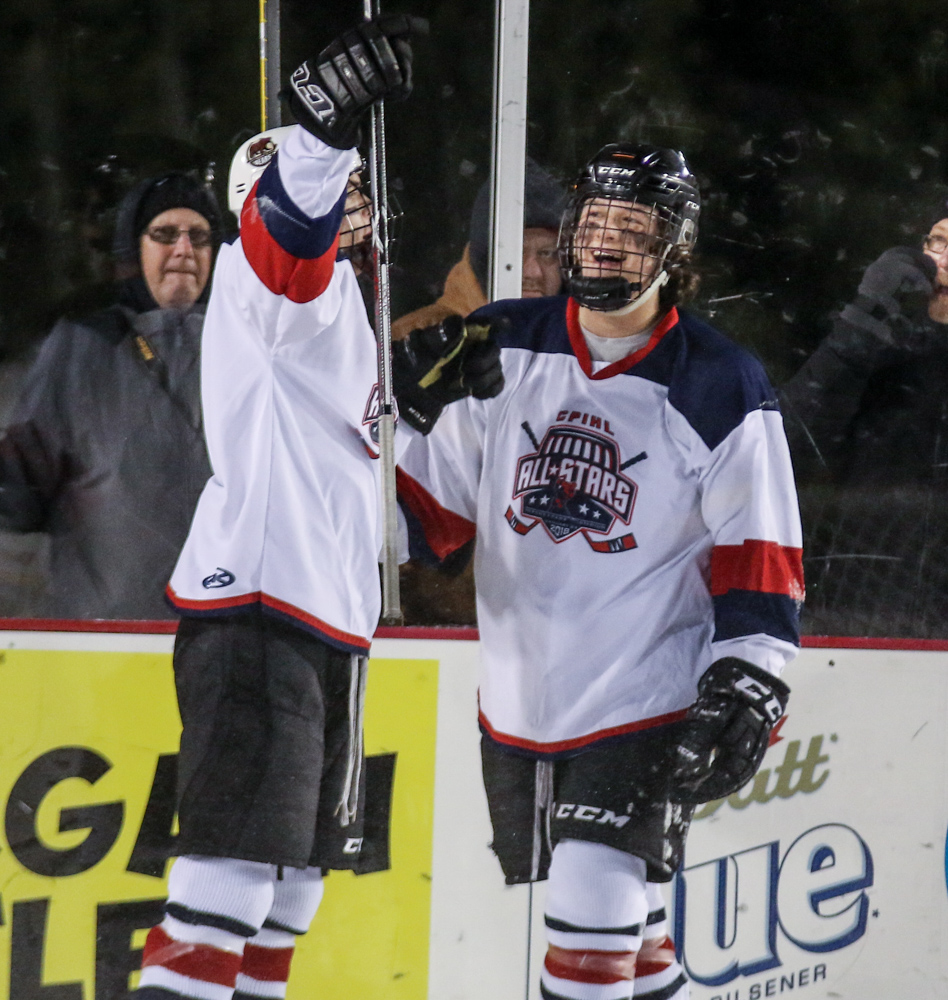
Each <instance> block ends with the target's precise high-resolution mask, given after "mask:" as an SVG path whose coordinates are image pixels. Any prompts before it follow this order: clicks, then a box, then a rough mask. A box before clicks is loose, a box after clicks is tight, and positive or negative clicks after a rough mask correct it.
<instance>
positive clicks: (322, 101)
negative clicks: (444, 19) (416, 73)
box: [282, 14, 428, 149]
mask: <svg viewBox="0 0 948 1000" xmlns="http://www.w3.org/2000/svg"><path fill="white" fill-rule="evenodd" d="M427 32H428V22H427V21H425V20H424V19H423V18H418V17H409V16H407V15H405V14H388V15H384V16H382V17H378V18H375V19H373V20H371V21H365V22H364V23H363V24H360V25H359V26H358V27H356V28H353V29H352V30H351V31H347V32H345V34H343V35H341V36H340V37H339V38H337V39H336V40H335V41H334V42H332V43H331V44H330V45H328V46H327V47H326V48H325V49H323V51H322V52H320V53H319V55H318V56H316V57H315V59H307V60H306V62H304V63H303V64H302V65H301V66H299V67H298V68H297V69H296V71H295V72H294V73H293V75H292V76H291V77H290V83H289V86H288V87H286V88H285V89H284V91H283V92H282V94H283V96H284V97H285V98H286V100H287V103H288V104H289V107H290V110H291V111H292V113H293V115H294V117H295V118H296V120H297V121H298V122H299V123H300V125H302V126H303V128H305V129H306V130H307V131H308V132H312V133H313V135H315V136H316V138H317V139H321V140H322V141H323V142H324V143H326V145H327V146H332V147H333V148H335V149H351V148H352V147H353V146H357V145H358V144H359V141H360V139H361V131H360V122H361V119H362V116H363V115H364V114H365V112H366V111H368V110H369V108H371V107H372V105H374V104H378V102H379V101H382V100H384V99H385V98H389V99H390V100H395V101H400V100H404V99H405V98H406V97H408V95H409V94H410V93H411V90H412V49H411V38H412V36H413V35H421V34H427Z"/></svg>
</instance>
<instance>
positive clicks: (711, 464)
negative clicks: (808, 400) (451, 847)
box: [400, 144, 802, 1000]
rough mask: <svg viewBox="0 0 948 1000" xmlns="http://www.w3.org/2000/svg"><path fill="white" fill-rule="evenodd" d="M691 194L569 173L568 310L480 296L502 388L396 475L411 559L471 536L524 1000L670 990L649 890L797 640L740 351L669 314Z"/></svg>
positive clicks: (760, 376) (785, 460)
mask: <svg viewBox="0 0 948 1000" xmlns="http://www.w3.org/2000/svg"><path fill="white" fill-rule="evenodd" d="M699 203H700V202H699V196H698V189H697V184H696V182H695V179H694V177H693V176H692V174H691V172H690V170H689V169H688V166H687V164H686V162H685V160H684V157H682V155H681V154H680V153H678V152H675V151H674V150H667V149H656V148H655V147H652V146H641V145H625V144H622V145H610V146H606V147H605V148H604V149H603V150H602V151H600V152H599V153H598V154H597V155H596V156H595V157H593V159H592V160H591V161H590V162H589V164H587V166H586V167H585V168H584V169H583V170H582V172H581V173H580V175H579V177H578V179H577V181H576V182H575V184H574V185H573V191H572V199H571V201H570V204H569V207H568V208H567V211H566V214H565V217H564V219H563V223H562V227H561V237H560V249H561V253H562V261H563V269H564V272H565V279H566V285H567V289H568V292H569V294H568V295H566V296H553V297H547V298H536V299H517V300H509V301H505V302H496V303H492V304H490V305H487V306H484V307H483V308H481V309H479V310H477V311H476V312H475V313H474V314H473V315H472V317H471V318H470V322H475V321H476V322H488V321H489V322H492V323H497V322H499V321H506V322H507V323H508V324H509V327H508V328H507V329H506V330H505V332H504V333H502V334H501V336H500V343H501V350H502V361H503V367H504V373H505V376H506V383H505V388H504V389H503V391H502V392H501V393H500V394H499V395H498V396H497V397H496V398H494V399H487V400H462V401H461V402H460V403H458V404H457V405H455V406H452V407H450V408H449V411H448V412H447V413H446V414H445V416H444V417H443V418H442V420H440V421H439V422H438V424H437V425H436V426H435V427H434V429H433V430H432V432H431V433H430V434H429V435H428V436H427V437H425V438H420V437H419V438H418V439H416V440H415V441H413V442H412V444H411V445H410V446H409V448H408V450H407V452H406V454H405V455H404V456H403V458H402V460H401V462H400V469H401V473H402V478H401V493H402V499H403V507H404V509H405V511H406V519H407V520H408V522H409V526H410V529H411V531H410V540H411V547H412V555H413V556H414V557H415V558H423V557H424V556H425V554H427V555H429V556H431V555H436V556H437V557H438V558H440V559H442V560H443V559H446V558H448V557H449V556H450V555H451V553H452V551H456V548H457V547H460V545H462V544H464V543H466V542H467V541H469V540H470V539H471V537H476V546H475V548H474V552H475V555H474V559H475V577H476V585H477V620H478V627H479V629H480V639H481V664H482V665H481V677H480V686H479V709H480V711H479V722H480V726H481V731H482V741H481V752H482V760H483V769H484V782H485V787H486V791H487V800H488V805H489V808H490V815H491V822H492V825H493V832H494V836H493V844H492V846H493V849H494V851H495V852H496V854H497V856H498V859H499V861H500V865H501V868H502V869H503V872H504V875H505V876H506V879H507V882H508V883H518V882H530V881H536V880H539V879H545V878H548V879H549V886H548V890H547V900H546V914H545V923H546V935H547V943H548V949H547V954H546V958H545V961H544V963H543V968H542V970H541V974H540V979H541V994H542V996H543V997H544V998H545V1000H629V998H631V997H633V995H634V997H635V1000H684V998H685V997H687V995H688V983H687V978H686V976H685V973H684V970H683V969H682V967H681V965H680V964H679V963H678V961H677V960H676V958H675V949H674V945H673V943H672V941H671V940H670V938H669V937H668V933H667V921H666V919H665V910H664V903H663V902H662V895H661V892H660V889H659V886H658V885H657V884H656V883H660V882H668V881H669V880H670V879H672V878H673V876H674V873H675V871H676V869H677V868H678V867H679V865H680V864H681V859H682V853H683V849H684V842H685V836H686V833H687V830H688V825H689V822H690V819H691V815H692V808H693V806H694V804H696V803H699V802H705V801H708V800H710V799H716V798H721V797H724V796H726V795H728V794H730V793H731V792H733V791H735V790H736V789H738V788H740V787H741V786H742V785H744V784H745V783H746V782H747V781H748V780H750V779H751V778H752V776H753V775H754V773H755V771H756V770H757V767H758V765H759V764H760V761H761V758H762V756H763V754H764V752H765V751H766V749H767V745H768V737H769V734H770V731H771V727H772V726H773V724H774V723H775V722H776V721H777V720H778V719H779V718H780V716H781V714H782V713H783V711H784V708H785V705H786V701H787V695H788V688H787V686H786V685H785V684H784V683H783V681H781V680H780V679H779V674H780V672H781V670H782V669H783V667H784V666H785V665H786V664H787V663H788V662H789V661H790V660H791V659H792V658H793V657H794V656H795V655H796V652H797V647H798V644H799V639H798V634H797V633H798V628H797V613H798V604H799V601H800V599H801V598H802V564H801V532H800V523H799V515H798V513H797V504H796V494H795V490H794V486H793V477H792V470H791V467H790V457H789V453H788V449H787V444H786V440H785V438H784V433H783V424H782V420H781V417H780V414H779V412H778V411H777V408H776V404H775V401H774V391H773V389H772V387H771V386H770V384H769V382H768V380H767V377H766V375H765V374H764V372H763V370H762V368H761V366H760V365H759V364H758V362H757V361H756V360H755V359H754V358H752V357H751V356H750V355H749V354H748V353H747V352H745V351H744V350H742V349H741V348H739V347H738V346H737V345H735V344H733V343H731V342H730V341H729V340H728V339H727V338H726V337H724V336H722V335H721V334H720V333H718V332H717V331H716V330H713V329H712V328H711V327H709V326H708V325H707V324H705V323H704V322H702V321H701V320H700V319H698V317H696V316H694V315H691V314H690V313H688V312H686V311H685V310H684V309H682V310H680V311H679V309H678V306H677V303H678V302H679V301H681V299H683V298H684V297H685V295H686V293H687V292H688V290H689V289H690V288H692V287H693V285H694V282H695V280H696V279H695V275H694V271H693V269H692V268H691V265H690V254H691V251H692V248H693V246H694V243H695V236H696V231H697V222H698V212H699Z"/></svg>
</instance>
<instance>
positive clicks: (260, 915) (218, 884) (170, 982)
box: [139, 856, 276, 1000]
mask: <svg viewBox="0 0 948 1000" xmlns="http://www.w3.org/2000/svg"><path fill="white" fill-rule="evenodd" d="M275 876H276V868H275V866H274V865H265V864H259V863H257V862H255V861H236V860H233V859H230V858H205V857H194V856H186V857H182V858H178V860H177V861H175V863H174V865H173V866H172V868H171V874H170V876H169V879H168V903H167V906H166V916H165V918H164V920H162V922H161V923H160V924H159V925H158V926H157V927H153V928H152V929H151V930H150V931H149V932H148V937H147V939H146V941H145V949H144V953H143V955H142V974H141V980H140V983H139V990H140V991H144V994H143V995H144V996H147V995H148V992H149V988H156V989H158V990H161V991H162V995H164V996H166V995H167V994H168V993H171V994H173V995H175V996H177V997H182V998H189V1000H230V997H231V996H232V994H233V991H234V985H235V983H236V981H237V974H238V972H239V970H240V964H241V961H242V955H243V951H244V945H245V943H246V941H247V938H249V937H252V936H253V935H254V934H256V933H257V931H258V930H259V928H260V926H261V924H262V923H263V921H264V919H265V918H266V916H267V913H268V912H269V910H270V908H271V906H272V904H273V880H274V878H275Z"/></svg>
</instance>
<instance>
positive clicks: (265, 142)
mask: <svg viewBox="0 0 948 1000" xmlns="http://www.w3.org/2000/svg"><path fill="white" fill-rule="evenodd" d="M293 128H294V126H293V125H284V126H283V127H282V128H271V129H270V130H269V131H267V132H259V133H258V134H257V135H254V136H251V137H250V138H249V139H248V140H247V141H246V142H245V143H243V145H242V146H241V147H240V149H238V150H237V152H236V153H234V158H233V159H232V160H231V161H230V176H229V177H228V179H227V207H228V208H229V209H230V210H231V211H232V212H233V213H234V215H236V216H237V218H238V219H239V218H240V211H241V209H242V208H243V207H244V202H245V201H246V200H247V195H248V194H250V189H251V188H252V187H253V186H254V184H255V183H256V182H257V179H258V178H259V177H260V175H261V174H262V173H263V171H264V170H265V169H266V166H267V164H268V163H269V162H270V161H271V160H272V159H273V154H274V153H276V151H277V150H278V149H279V148H280V144H281V143H282V142H283V141H284V140H285V139H286V137H287V136H288V135H289V134H290V132H291V131H292V130H293Z"/></svg>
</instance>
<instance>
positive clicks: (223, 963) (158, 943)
mask: <svg viewBox="0 0 948 1000" xmlns="http://www.w3.org/2000/svg"><path fill="white" fill-rule="evenodd" d="M240 961H241V957H240V955H235V954H234V952H232V951H222V950H221V949H220V948H214V947H213V946H212V945H209V944H192V943H190V942H188V941H176V940H175V939H174V938H173V937H171V936H170V935H169V934H168V933H167V932H166V931H165V930H164V928H163V927H161V925H160V924H159V925H158V926H157V927H152V929H151V930H150V931H149V932H148V937H147V938H146V939H145V948H144V952H143V956H142V968H143V969H145V968H148V967H149V966H154V965H159V966H161V968H163V969H168V970H169V971H170V972H177V973H178V974H179V975H181V976H187V977H188V978H189V979H197V980H198V981H199V982H202V983H216V984H217V985H218V986H229V987H230V988H231V989H233V988H234V986H235V985H236V983H237V973H238V972H240Z"/></svg>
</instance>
